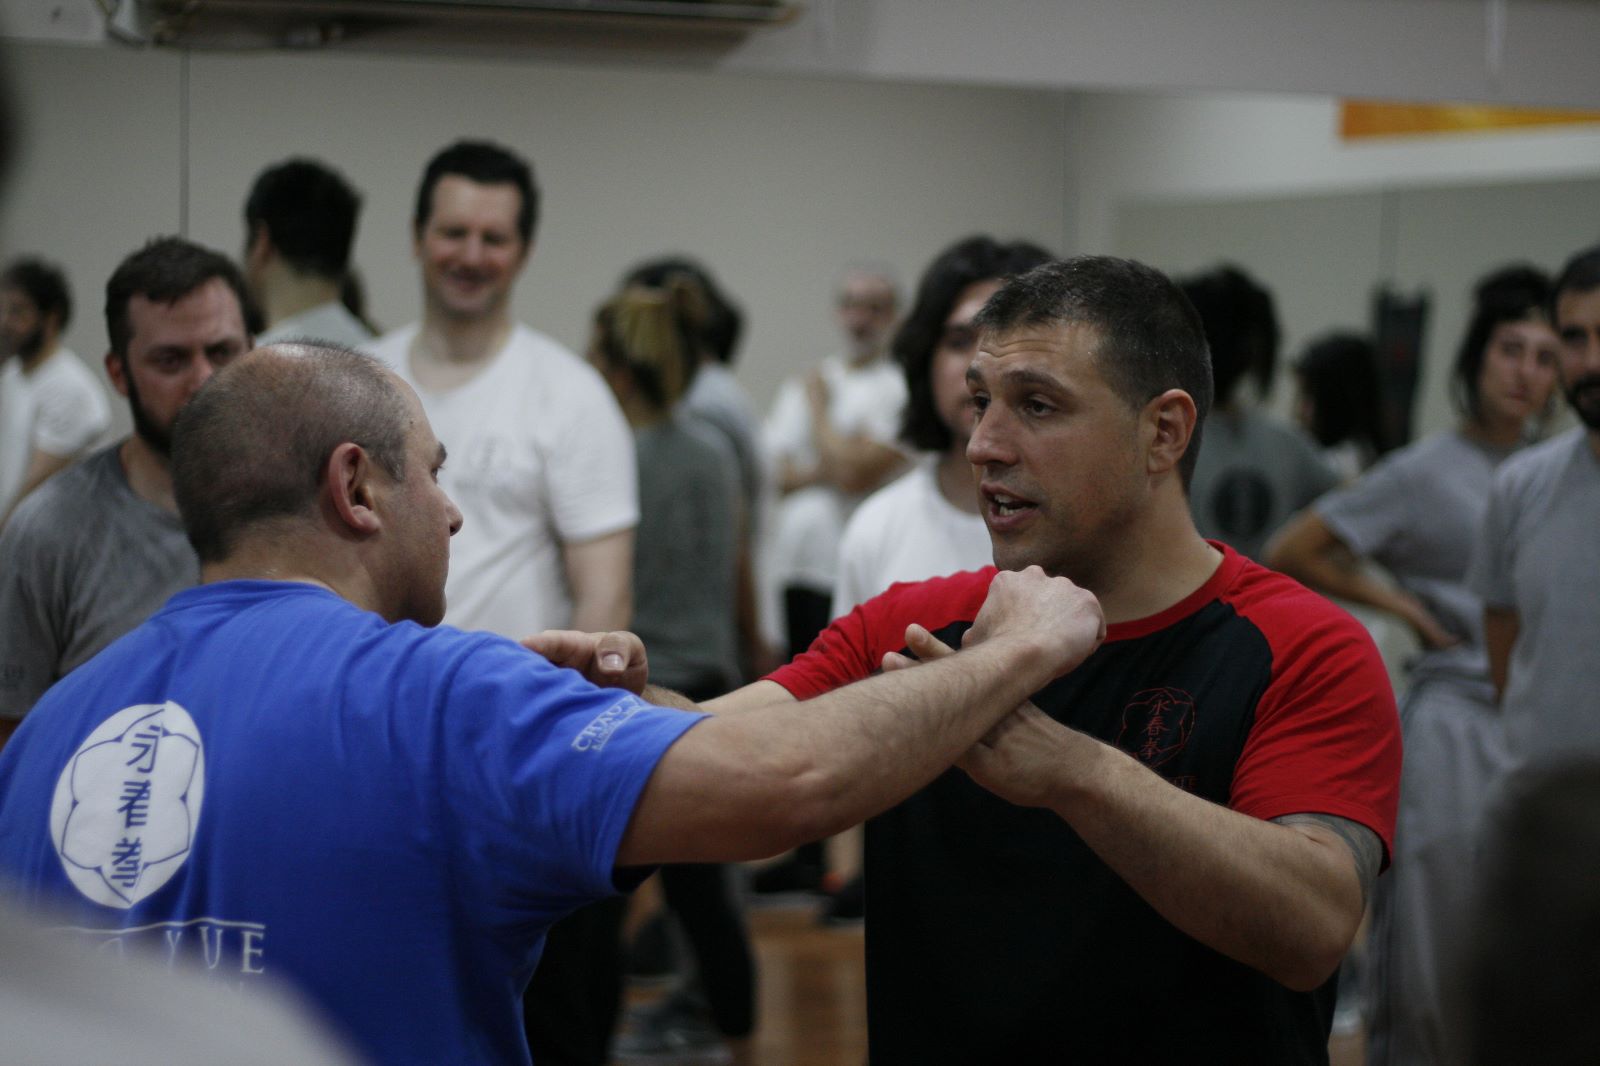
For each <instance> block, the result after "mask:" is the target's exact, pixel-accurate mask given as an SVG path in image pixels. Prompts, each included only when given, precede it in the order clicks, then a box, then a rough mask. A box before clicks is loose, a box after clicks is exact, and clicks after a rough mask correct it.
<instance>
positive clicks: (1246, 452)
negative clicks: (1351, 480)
mask: <svg viewBox="0 0 1600 1066" xmlns="http://www.w3.org/2000/svg"><path fill="white" fill-rule="evenodd" d="M1338 481H1339V479H1338V477H1337V476H1336V475H1335V474H1334V472H1333V471H1332V470H1330V469H1329V468H1328V465H1327V464H1326V463H1324V462H1323V461H1322V456H1321V455H1319V454H1318V453H1317V447H1316V445H1315V444H1313V443H1312V442H1311V438H1309V437H1307V436H1306V435H1305V434H1304V433H1301V432H1300V431H1299V430H1297V429H1294V428H1293V427H1291V426H1287V425H1285V424H1283V423H1282V422H1279V421H1278V420H1276V419H1274V418H1272V417H1271V416H1269V415H1267V414H1264V413H1263V412H1261V411H1256V410H1252V409H1245V410H1243V411H1237V412H1217V413H1215V414H1213V415H1212V416H1211V417H1210V418H1208V419H1207V420H1206V424H1205V429H1204V432H1203V433H1202V434H1201V439H1200V458H1199V459H1197V460H1196V461H1195V469H1194V479H1193V481H1192V482H1191V483H1190V486H1189V504H1190V509H1191V510H1192V511H1193V512H1194V524H1195V526H1196V527H1197V528H1198V529H1199V530H1200V533H1201V535H1202V536H1206V537H1210V538H1212V539H1214V540H1220V541H1223V542H1225V543H1227V544H1229V545H1231V546H1232V547H1233V548H1234V549H1235V550H1236V551H1239V552H1241V553H1243V554H1244V555H1248V556H1249V557H1250V558H1252V559H1256V560H1259V559H1260V558H1261V555H1262V550H1263V549H1264V548H1265V547H1266V544H1267V539H1268V538H1269V537H1271V536H1272V534H1273V533H1275V532H1277V530H1278V527H1279V526H1281V525H1283V523H1284V522H1286V521H1287V520H1288V519H1289V516H1290V515H1292V514H1294V513H1295V512H1296V511H1298V510H1300V509H1301V508H1302V507H1305V506H1306V505H1307V504H1309V503H1311V501H1312V500H1315V499H1316V498H1317V497H1318V496H1321V495H1322V494H1323V493H1324V492H1327V491H1328V490H1329V489H1331V488H1333V487H1334V486H1335V485H1337V484H1338Z"/></svg>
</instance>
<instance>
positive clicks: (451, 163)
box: [411, 141, 539, 244]
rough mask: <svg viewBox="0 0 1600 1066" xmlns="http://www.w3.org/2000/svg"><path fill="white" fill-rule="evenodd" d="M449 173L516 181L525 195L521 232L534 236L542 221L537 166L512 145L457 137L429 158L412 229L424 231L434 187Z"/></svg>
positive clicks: (502, 182)
mask: <svg viewBox="0 0 1600 1066" xmlns="http://www.w3.org/2000/svg"><path fill="white" fill-rule="evenodd" d="M446 174H455V175H456V176H458V177H462V178H466V179H467V180H468V181H475V182H477V183H478V184H479V185H513V186H515V187H516V190H517V192H518V193H519V194H521V196H522V208H521V210H519V211H518V212H517V232H518V233H519V234H520V235H521V236H522V243H523V244H527V243H528V242H529V241H531V240H533V231H534V228H535V227H536V226H538V224H539V187H538V185H536V184H535V183H534V180H533V168H532V167H530V166H529V165H528V163H527V162H526V161H525V160H524V159H522V157H520V156H518V155H516V154H515V153H513V152H512V151H511V150H510V149H508V148H503V147H501V146H500V145H498V144H495V143H494V142H493V141H457V142H456V143H455V144H452V145H450V146H449V147H448V148H445V149H444V150H443V151H441V152H440V153H439V154H438V155H436V156H434V157H433V158H432V159H430V160H429V161H428V167H427V169H426V170H424V171H423V172H422V184H421V185H419V186H417V206H416V210H415V212H414V213H413V214H412V217H411V229H412V232H413V233H415V234H418V235H420V234H421V233H422V230H423V227H425V226H427V224H428V219H429V218H430V217H431V216H432V215H433V190H434V188H435V187H436V186H437V185H438V184H439V181H440V179H441V178H443V177H444V176H445V175H446Z"/></svg>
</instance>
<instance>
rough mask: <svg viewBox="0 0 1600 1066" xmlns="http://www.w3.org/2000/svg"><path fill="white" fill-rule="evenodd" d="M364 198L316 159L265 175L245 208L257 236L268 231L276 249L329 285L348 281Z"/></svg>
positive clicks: (285, 164) (296, 161) (278, 167)
mask: <svg viewBox="0 0 1600 1066" xmlns="http://www.w3.org/2000/svg"><path fill="white" fill-rule="evenodd" d="M360 213H361V194H360V193H358V192H356V190H355V189H354V188H352V187H351V186H350V183H349V182H347V181H345V179H344V177H343V176H341V175H340V174H339V173H338V172H337V171H335V170H331V169H329V168H328V167H326V166H324V165H323V164H321V163H318V162H316V161H315V160H311V159H290V160H288V161H287V162H283V163H279V164H277V165H276V166H272V167H268V168H267V169H266V170H263V171H262V172H261V174H260V175H259V176H258V177H257V178H256V180H255V184H254V185H252V186H251V188H250V196H249V198H248V199H246V200H245V203H244V221H245V225H246V226H248V227H249V229H250V233H251V237H252V239H253V238H254V234H255V230H256V228H257V227H258V226H259V227H265V229H266V231H267V236H268V237H269V238H270V239H271V240H272V246H273V247H274V248H275V249H277V251H278V254H279V255H281V256H283V258H284V261H285V262H287V263H288V264H289V265H290V266H291V267H293V268H294V269H295V270H296V271H298V272H300V273H302V274H311V275H314V276H316V277H319V278H326V279H328V280H329V281H338V280H339V279H341V278H343V277H344V272H345V270H346V268H348V267H349V265H350V246H351V244H353V243H354V241H355V237H356V219H357V217H358V216H359V215H360Z"/></svg>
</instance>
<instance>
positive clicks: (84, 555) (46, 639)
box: [0, 443, 200, 718]
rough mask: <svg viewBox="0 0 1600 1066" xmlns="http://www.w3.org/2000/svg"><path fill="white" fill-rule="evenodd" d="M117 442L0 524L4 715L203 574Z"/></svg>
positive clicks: (177, 526) (24, 707) (179, 528)
mask: <svg viewBox="0 0 1600 1066" xmlns="http://www.w3.org/2000/svg"><path fill="white" fill-rule="evenodd" d="M120 447H121V445H120V443H119V444H114V445H112V446H111V447H109V448H107V449H105V450H104V451H100V452H96V453H95V454H94V455H91V456H90V457H89V458H87V459H85V460H84V461H83V462H81V463H79V464H77V465H76V466H74V467H71V468H69V469H67V470H64V471H62V472H61V473H60V474H57V475H56V476H55V477H53V478H51V479H50V480H49V481H46V482H45V483H44V484H43V485H41V486H40V487H39V488H38V489H37V490H36V491H35V492H34V493H33V494H32V495H30V496H29V497H28V498H27V499H26V500H24V501H22V503H21V504H20V505H18V507H17V509H16V511H15V512H14V513H13V514H12V516H11V520H10V521H9V522H7V523H6V526H5V529H4V530H3V531H0V717H4V718H20V717H21V716H23V715H24V714H26V713H27V712H28V710H29V708H31V707H32V706H33V704H34V702H35V701H36V700H38V698H39V696H40V695H42V694H43V693H44V690H45V689H47V688H49V687H50V686H51V685H53V684H55V682H56V681H58V680H59V679H60V678H61V677H62V676H64V675H65V674H66V673H67V672H68V671H69V670H72V669H74V668H75V667H77V666H80V665H81V664H83V663H84V662H86V661H87V660H88V659H89V658H91V657H92V656H93V655H94V654H95V653H96V652H98V651H99V650H100V649H101V648H104V647H105V646H106V645H107V644H110V643H111V642H112V641H113V640H116V639H117V638H118V637H120V636H122V635H123V634H124V633H126V632H127V631H128V630H130V629H132V628H133V627H134V626H136V625H138V624H139V623H140V622H143V621H144V620H145V619H146V618H148V617H149V616H150V615H152V614H154V613H155V612H156V610H157V608H159V607H160V606H161V605H162V604H163V603H165V602H166V601H167V598H168V597H169V596H171V595H172V594H173V593H175V592H178V591H180V590H182V589H186V588H188V587H190V586H191V585H194V584H196V583H197V582H198V581H199V580H200V563H199V560H197V559H196V558H195V554H194V549H193V548H191V547H190V546H189V539H188V537H187V536H185V535H184V532H183V524H182V523H181V522H180V521H179V520H178V516H177V515H174V514H171V513H169V512H167V511H164V510H162V509H161V508H159V507H157V506H156V505H154V504H152V503H150V502H149V501H147V500H145V499H143V498H141V497H140V496H138V495H137V494H135V493H134V491H133V489H132V488H131V487H129V485H128V478H127V475H126V474H125V473H124V472H123V470H122V460H121V459H120V458H119V456H118V454H117V452H118V449H119V448H120Z"/></svg>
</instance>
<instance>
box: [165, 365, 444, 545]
mask: <svg viewBox="0 0 1600 1066" xmlns="http://www.w3.org/2000/svg"><path fill="white" fill-rule="evenodd" d="M412 412H413V407H412V406H411V404H409V403H408V402H407V397H406V395H405V393H404V391H403V386H402V385H401V383H400V380H399V379H398V378H396V377H395V376H394V374H392V373H391V372H390V371H389V370H388V369H387V368H386V367H384V365H383V364H382V363H380V362H379V361H378V360H376V359H374V358H372V357H371V356H367V355H362V354H360V353H358V352H353V351H350V350H348V349H345V348H337V347H332V346H323V345H313V344H277V345H272V346H269V347H266V348H258V349H256V350H255V351H253V352H251V353H250V354H249V355H246V356H244V357H243V358H241V359H238V360H236V361H235V362H234V363H232V364H231V365H230V366H228V367H227V368H225V369H224V370H222V371H220V372H218V374H217V375H216V376H215V377H214V378H212V379H211V380H210V381H209V382H207V383H206V385H205V386H204V387H203V388H202V389H201V390H200V391H199V392H198V393H196V394H195V397H194V399H192V400H190V401H189V403H188V404H187V405H186V406H185V407H184V408H183V411H182V412H181V413H180V414H179V416H178V420H177V422H176V424H175V425H174V426H173V431H172V483H173V492H174V494H175V495H176V497H177V501H178V511H179V513H180V514H182V516H183V524H184V528H185V530H186V531H187V532H188V534H189V542H190V543H191V544H193V545H194V549H195V552H196V553H197V554H198V555H199V556H200V561H201V562H202V563H217V562H222V561H224V560H226V559H227V558H228V556H229V555H230V554H231V553H232V552H233V551H234V549H235V548H236V547H237V545H238V543H239V541H240V539H241V538H242V537H243V536H245V535H246V534H248V533H249V532H251V531H253V530H254V529H255V528H256V527H258V526H260V525H261V524H262V523H265V522H275V521H279V520H282V519H290V518H296V517H303V518H311V517H313V516H314V515H316V514H317V500H318V494H319V492H320V490H321V487H322V481H323V478H324V476H325V474H326V468H327V463H328V458H329V456H330V455H332V454H333V451H334V449H335V448H337V447H338V446H339V445H341V444H344V443H347V442H352V443H355V444H358V445H360V446H361V448H362V449H363V450H364V451H365V452H366V454H367V455H368V456H369V457H370V458H371V459H372V461H373V462H374V463H376V464H377V465H378V466H380V467H381V468H382V469H383V470H384V471H385V472H386V473H387V474H388V475H389V476H390V477H392V478H394V479H396V480H400V479H401V478H403V477H404V476H405V462H406V457H405V456H406V435H407V432H408V430H409V428H410V424H411V420H412V417H413V414H412Z"/></svg>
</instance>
